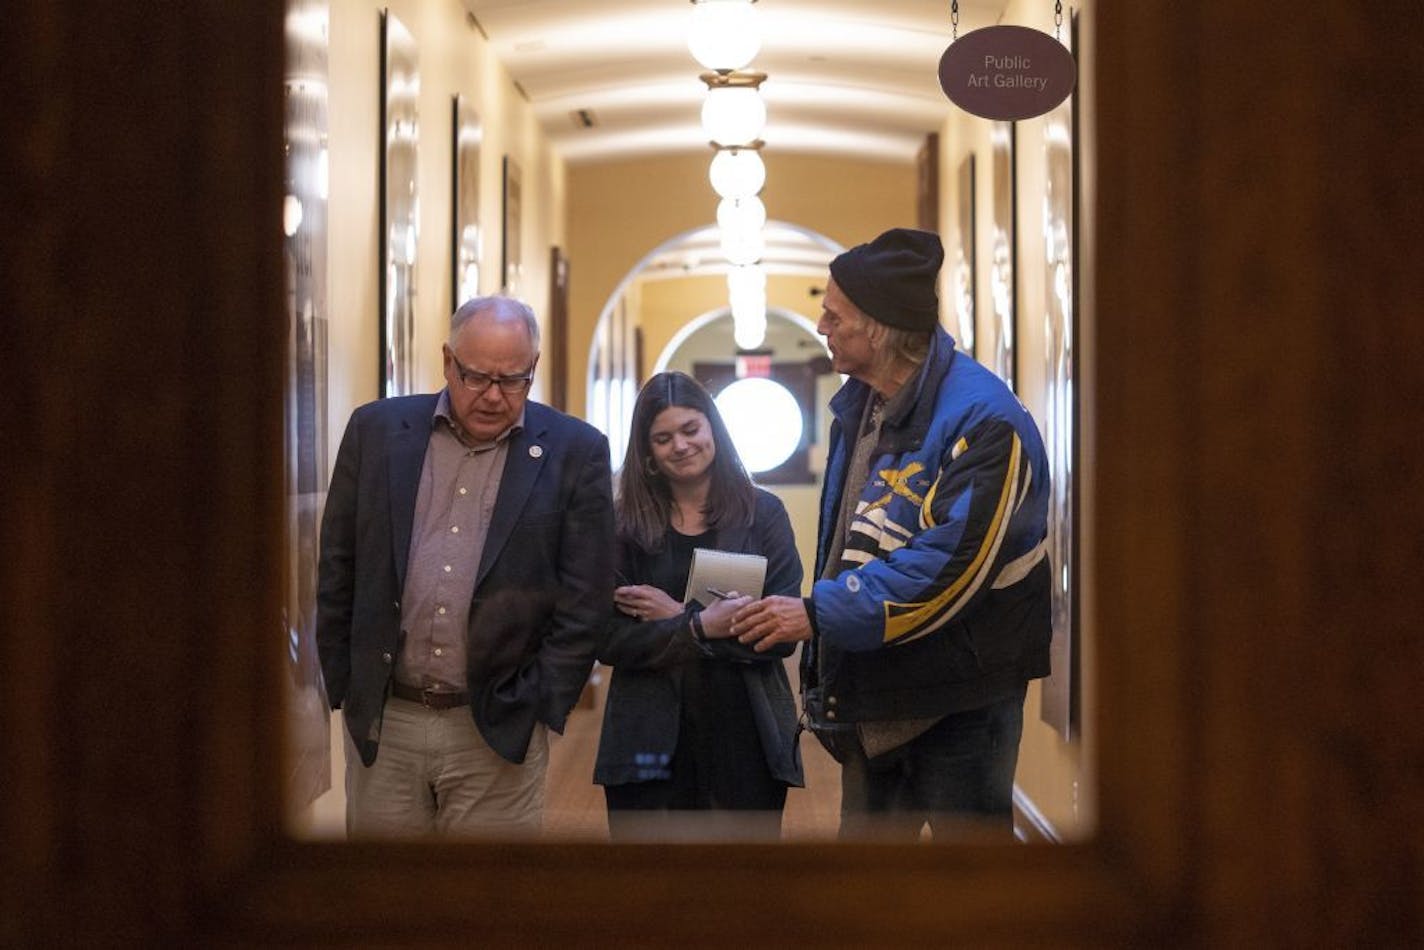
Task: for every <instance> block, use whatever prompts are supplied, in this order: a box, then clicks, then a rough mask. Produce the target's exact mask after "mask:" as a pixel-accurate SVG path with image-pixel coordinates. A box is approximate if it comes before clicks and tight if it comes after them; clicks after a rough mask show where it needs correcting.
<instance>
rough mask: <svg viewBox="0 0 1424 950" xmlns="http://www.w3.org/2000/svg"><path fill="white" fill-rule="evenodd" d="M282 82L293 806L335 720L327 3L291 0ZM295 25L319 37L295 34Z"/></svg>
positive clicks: (326, 776)
mask: <svg viewBox="0 0 1424 950" xmlns="http://www.w3.org/2000/svg"><path fill="white" fill-rule="evenodd" d="M288 9H289V10H290V12H291V18H290V19H289V20H288V28H287V29H286V30H285V40H286V57H285V63H286V69H285V75H284V77H283V100H284V107H285V108H284V116H283V122H282V139H283V142H282V152H283V156H284V161H283V166H284V169H283V177H284V179H285V182H284V184H285V188H284V191H285V194H284V196H283V209H282V232H283V241H282V252H283V253H282V259H283V264H284V268H285V271H286V281H285V295H284V296H285V303H286V308H285V309H286V329H287V335H286V356H287V358H286V381H287V382H286V385H285V386H284V387H283V413H282V417H283V423H284V425H283V436H284V437H283V442H282V448H283V451H282V455H283V462H284V465H283V468H284V471H285V476H286V479H285V483H286V506H285V507H286V511H285V515H286V530H285V539H286V559H285V566H286V570H285V575H284V578H283V580H284V583H283V588H284V589H283V597H282V632H283V640H284V647H285V648H284V650H283V653H284V658H285V660H286V664H285V665H286V667H287V672H288V673H289V674H290V675H288V676H284V677H283V678H282V688H283V694H284V695H283V698H284V700H285V703H284V707H285V709H286V732H287V740H288V741H287V746H286V755H285V760H284V762H283V766H284V772H285V779H286V788H287V794H288V796H289V800H290V801H291V802H292V803H293V804H299V803H300V804H306V803H308V802H311V801H313V800H315V799H316V798H317V797H318V796H320V795H321V794H322V793H323V792H325V791H326V790H327V789H329V788H330V787H331V713H330V705H329V703H328V701H327V695H326V688H325V685H324V683H323V681H322V675H321V663H320V660H319V659H318V656H317V646H316V578H317V551H318V546H317V540H318V534H319V525H320V521H321V510H322V505H323V503H324V502H325V500H326V475H327V334H328V326H329V324H328V309H329V305H328V287H327V230H328V228H327V196H326V190H325V187H324V182H323V179H324V176H325V175H326V168H327V164H328V161H329V159H328V149H329V144H330V143H329V129H330V127H329V121H328V115H329V111H328V110H329V94H328V82H327V80H328V34H327V28H326V26H327V20H326V4H325V3H324V2H323V0H292V2H291V3H290V4H289V7H288ZM293 23H302V24H307V25H308V26H309V27H314V26H318V25H319V26H320V29H314V28H307V29H295V28H293V27H292V24H293Z"/></svg>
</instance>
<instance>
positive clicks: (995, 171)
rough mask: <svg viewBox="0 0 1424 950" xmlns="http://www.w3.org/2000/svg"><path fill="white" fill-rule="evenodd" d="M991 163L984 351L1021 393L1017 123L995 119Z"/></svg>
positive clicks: (990, 132) (991, 137) (989, 361)
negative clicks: (1017, 343) (987, 314)
mask: <svg viewBox="0 0 1424 950" xmlns="http://www.w3.org/2000/svg"><path fill="white" fill-rule="evenodd" d="M989 166H990V169H989V171H990V176H991V180H992V183H993V194H994V207H993V209H992V210H993V219H992V223H993V229H992V232H991V236H990V240H989V298H990V303H991V304H992V313H991V314H990V317H991V319H990V325H989V337H990V338H989V339H988V340H986V341H985V342H986V343H987V347H986V348H985V349H984V350H983V351H981V352H982V355H983V357H984V359H985V360H987V361H988V366H989V368H990V369H992V370H993V371H994V372H995V373H998V374H999V377H1000V378H1001V379H1002V380H1003V381H1004V382H1006V383H1008V384H1009V388H1010V389H1012V390H1014V391H1015V392H1018V349H1017V347H1016V346H1015V345H1014V341H1015V339H1016V337H1017V330H1018V323H1017V320H1018V306H1017V305H1018V300H1017V297H1018V291H1017V288H1016V286H1015V281H1014V274H1015V269H1016V267H1017V264H1018V244H1017V241H1016V240H1015V237H1014V222H1015V221H1016V220H1017V216H1016V215H1017V207H1016V205H1017V200H1018V189H1017V183H1016V181H1015V180H1014V123H1012V122H995V123H993V125H992V126H991V127H990V130H989Z"/></svg>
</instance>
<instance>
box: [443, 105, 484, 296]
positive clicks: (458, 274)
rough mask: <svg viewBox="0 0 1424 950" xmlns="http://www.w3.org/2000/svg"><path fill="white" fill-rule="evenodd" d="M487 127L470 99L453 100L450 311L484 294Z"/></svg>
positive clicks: (451, 129) (451, 130)
mask: <svg viewBox="0 0 1424 950" xmlns="http://www.w3.org/2000/svg"><path fill="white" fill-rule="evenodd" d="M483 138H484V125H483V123H482V122H481V121H480V115H479V113H478V112H477V111H476V110H475V107H474V105H472V104H471V103H470V100H469V99H468V98H467V97H466V96H464V95H461V94H460V93H456V94H455V95H453V96H451V97H450V151H451V154H450V196H451V199H450V310H451V312H452V313H453V312H454V311H455V310H458V309H459V307H460V305H461V304H463V303H464V302H465V301H466V300H469V299H470V298H471V297H478V296H479V294H480V270H481V266H482V264H483V260H484V231H483V230H482V229H481V227H480V143H481V141H482V140H483Z"/></svg>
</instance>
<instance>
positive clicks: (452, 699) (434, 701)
mask: <svg viewBox="0 0 1424 950" xmlns="http://www.w3.org/2000/svg"><path fill="white" fill-rule="evenodd" d="M391 695H392V696H394V697H396V698H397V699H404V700H408V701H410V702H412V703H420V705H422V706H424V707H425V708H427V709H454V708H455V707H456V706H468V705H470V694H469V693H467V692H464V691H461V692H458V693H455V692H451V691H450V690H436V689H421V688H420V687H419V686H407V685H406V684H404V683H400V682H397V681H395V680H392V681H391Z"/></svg>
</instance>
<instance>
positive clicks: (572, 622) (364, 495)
mask: <svg viewBox="0 0 1424 950" xmlns="http://www.w3.org/2000/svg"><path fill="white" fill-rule="evenodd" d="M437 399H438V397H437V396H436V395H422V396H402V397H395V398H389V399H382V400H378V401H376V402H372V403H368V404H366V405H364V406H362V407H360V408H359V409H357V410H356V411H355V412H354V413H353V414H352V416H351V421H350V422H349V423H348V424H347V426H346V433H345V435H343V436H342V439H341V448H340V450H339V451H338V452H337V455H336V467H335V470H334V472H333V474H332V477H331V488H330V491H329V492H328V494H327V498H326V511H325V514H324V515H323V517H322V524H321V560H320V569H319V577H318V585H317V626H316V639H317V647H318V651H319V652H320V654H321V667H322V673H323V675H324V676H325V678H326V691H327V696H328V698H329V699H330V701H331V706H332V708H333V709H337V708H341V709H344V710H345V718H346V724H347V729H348V731H349V732H350V733H351V738H352V740H353V741H354V742H355V744H356V748H357V750H358V751H359V753H360V756H361V761H362V762H364V763H366V764H367V765H370V764H371V763H372V762H374V761H375V760H376V750H377V747H378V746H379V743H380V736H381V717H382V712H383V710H384V708H385V702H386V697H387V695H388V694H389V691H390V682H391V674H392V671H393V670H394V668H395V660H396V657H397V656H398V655H399V653H400V649H401V644H402V640H403V637H404V635H403V633H402V632H401V629H400V599H401V592H402V590H404V585H405V572H406V561H407V556H408V554H409V549H410V536H411V531H412V528H413V522H414V518H415V500H416V493H417V490H418V488H419V485H420V472H421V468H422V467H423V465H424V462H425V449H426V445H427V443H428V442H429V440H430V432H431V421H432V417H433V415H434V412H435V404H436V401H437ZM611 485H612V482H611V478H610V474H609V455H608V440H607V439H606V438H605V437H604V436H603V435H602V433H600V432H598V430H596V429H594V428H593V427H592V426H590V425H588V424H587V423H584V422H580V421H579V420H577V419H574V418H572V417H570V416H566V415H564V414H563V413H560V412H557V411H555V410H553V409H551V408H549V407H548V406H544V405H540V404H539V403H535V402H529V403H527V404H526V406H525V411H524V428H523V430H521V431H520V432H518V433H516V434H515V435H513V436H511V437H510V439H509V449H508V453H507V458H506V461H505V464H504V473H503V476H502V478H501V481H500V486H499V495H498V497H497V498H496V499H495V507H494V515H493V519H492V521H491V523H490V527H489V535H488V537H487V539H486V541H485V546H484V551H483V554H482V555H481V559H480V569H479V575H478V577H476V579H475V593H474V599H473V600H472V602H471V605H470V625H469V633H468V643H469V666H468V674H469V686H470V692H471V695H472V700H471V705H470V709H471V713H472V715H473V716H474V720H475V725H476V726H477V727H478V728H479V730H480V733H481V735H483V736H484V738H485V741H486V742H488V743H489V744H490V746H491V747H492V748H493V749H494V750H495V751H496V752H498V753H499V754H500V755H501V756H503V757H504V758H506V759H508V760H509V761H511V762H522V761H524V756H525V753H526V752H527V751H528V748H529V738H530V735H531V734H532V732H533V729H534V725H535V723H537V722H543V723H545V724H547V725H548V726H549V727H550V728H551V729H553V730H555V731H556V732H562V731H563V728H564V722H565V720H566V718H567V716H568V713H569V710H570V709H572V708H573V706H574V703H575V702H577V700H578V697H579V693H580V692H581V691H582V689H583V686H584V683H585V682H586V681H587V679H588V673H589V670H590V668H591V667H592V665H593V656H594V638H595V635H596V631H597V628H598V627H600V626H601V625H602V624H603V623H604V621H605V620H606V618H607V616H608V604H609V603H610V602H611V600H612V598H613V565H612V564H611V563H610V561H609V558H608V551H609V549H610V548H611V547H612V545H613V504H612V492H611Z"/></svg>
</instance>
